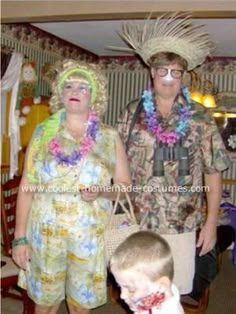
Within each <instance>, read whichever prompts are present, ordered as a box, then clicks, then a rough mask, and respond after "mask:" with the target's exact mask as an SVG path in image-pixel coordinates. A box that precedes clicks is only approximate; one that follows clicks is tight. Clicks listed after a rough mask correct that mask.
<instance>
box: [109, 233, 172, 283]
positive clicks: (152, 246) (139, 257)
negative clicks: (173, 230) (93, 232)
mask: <svg viewBox="0 0 236 314" xmlns="http://www.w3.org/2000/svg"><path fill="white" fill-rule="evenodd" d="M173 264H174V263H173V257H172V254H171V250H170V247H169V244H168V243H167V242H166V240H165V239H164V238H162V237H161V236H160V235H159V234H157V233H155V232H152V231H139V232H136V233H134V234H132V235H130V236H129V237H128V238H127V239H126V240H125V241H124V242H123V243H121V244H120V245H119V247H118V248H117V249H116V251H115V252H114V254H113V255H112V257H111V261H110V267H111V271H112V273H114V274H115V273H116V272H120V271H124V270H129V269H132V268H135V269H136V270H137V269H138V270H139V271H140V272H142V273H145V274H146V275H147V276H148V278H149V279H150V280H151V281H153V282H154V281H156V280H158V279H160V278H161V277H163V276H167V277H168V278H169V279H170V281H172V280H173V276H174V266H173Z"/></svg>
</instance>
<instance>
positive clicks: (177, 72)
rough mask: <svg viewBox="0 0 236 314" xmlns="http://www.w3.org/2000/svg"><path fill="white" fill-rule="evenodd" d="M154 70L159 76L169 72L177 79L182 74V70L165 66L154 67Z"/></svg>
mask: <svg viewBox="0 0 236 314" xmlns="http://www.w3.org/2000/svg"><path fill="white" fill-rule="evenodd" d="M155 70H156V73H157V74H158V75H159V76H160V77H164V76H166V75H167V74H169V73H170V74H171V76H172V77H173V78H175V79H179V78H181V77H182V76H183V74H184V70H175V69H167V68H155Z"/></svg>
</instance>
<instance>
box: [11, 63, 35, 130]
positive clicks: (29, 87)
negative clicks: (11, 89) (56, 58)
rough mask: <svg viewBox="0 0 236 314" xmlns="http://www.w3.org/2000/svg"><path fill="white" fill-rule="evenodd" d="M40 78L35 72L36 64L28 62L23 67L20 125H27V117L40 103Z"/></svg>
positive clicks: (19, 92) (19, 107)
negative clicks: (34, 105) (32, 107)
mask: <svg viewBox="0 0 236 314" xmlns="http://www.w3.org/2000/svg"><path fill="white" fill-rule="evenodd" d="M37 80H38V78H37V75H36V71H35V62H27V63H24V64H23V65H22V69H21V79H20V84H19V89H18V96H17V104H16V110H17V114H18V116H19V125H20V126H23V125H25V124H26V116H27V115H28V114H29V112H30V110H31V106H32V105H33V104H39V103H40V100H41V98H40V96H39V89H38V82H37Z"/></svg>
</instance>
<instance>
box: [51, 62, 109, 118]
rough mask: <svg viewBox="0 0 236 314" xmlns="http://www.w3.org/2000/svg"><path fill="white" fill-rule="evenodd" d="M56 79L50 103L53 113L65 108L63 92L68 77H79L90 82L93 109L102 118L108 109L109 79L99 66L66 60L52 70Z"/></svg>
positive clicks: (53, 83)
mask: <svg viewBox="0 0 236 314" xmlns="http://www.w3.org/2000/svg"><path fill="white" fill-rule="evenodd" d="M50 72H51V73H50V74H51V77H52V73H54V77H55V75H56V77H55V79H54V80H53V82H52V97H51V99H50V101H49V104H50V110H51V112H56V111H58V110H59V109H61V108H63V107H64V104H63V102H62V97H61V96H62V92H63V88H64V83H65V81H66V80H67V79H68V77H70V76H72V75H78V76H81V77H83V78H84V79H85V80H86V81H88V82H89V84H90V86H91V108H92V109H93V110H95V112H96V113H97V114H98V115H99V116H102V115H103V114H104V112H105V111H106V108H107V88H106V87H107V79H106V77H105V75H104V74H103V73H102V69H101V67H100V66H99V65H97V64H86V63H83V62H81V61H76V60H72V59H65V60H63V61H59V62H57V63H56V64H55V65H54V66H53V67H52V68H51V69H50Z"/></svg>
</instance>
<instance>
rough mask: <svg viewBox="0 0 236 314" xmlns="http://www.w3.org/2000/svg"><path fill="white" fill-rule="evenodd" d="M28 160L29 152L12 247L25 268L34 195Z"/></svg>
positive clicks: (26, 158) (18, 202) (19, 196)
mask: <svg viewBox="0 0 236 314" xmlns="http://www.w3.org/2000/svg"><path fill="white" fill-rule="evenodd" d="M27 160H28V152H27V154H26V157H25V166H24V172H23V175H22V179H21V182H20V186H19V191H18V196H17V203H16V225H15V232H14V236H15V240H14V241H13V249H12V257H13V260H14V261H15V263H16V264H17V265H18V266H19V267H20V268H23V269H26V265H27V262H28V261H29V260H30V247H29V245H28V242H27V238H26V228H27V222H28V216H29V212H30V208H31V203H32V197H33V191H32V190H30V185H29V184H28V181H27V178H26V168H27V167H26V165H27Z"/></svg>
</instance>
